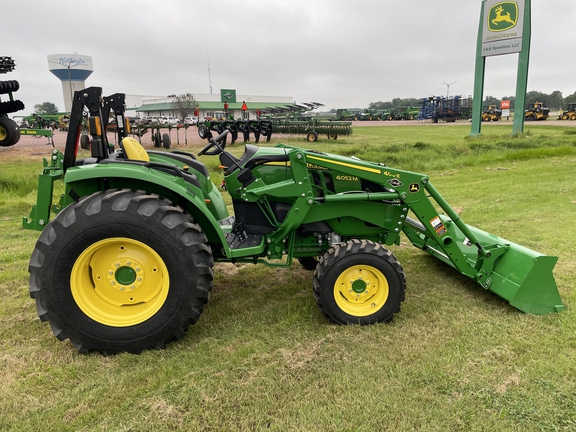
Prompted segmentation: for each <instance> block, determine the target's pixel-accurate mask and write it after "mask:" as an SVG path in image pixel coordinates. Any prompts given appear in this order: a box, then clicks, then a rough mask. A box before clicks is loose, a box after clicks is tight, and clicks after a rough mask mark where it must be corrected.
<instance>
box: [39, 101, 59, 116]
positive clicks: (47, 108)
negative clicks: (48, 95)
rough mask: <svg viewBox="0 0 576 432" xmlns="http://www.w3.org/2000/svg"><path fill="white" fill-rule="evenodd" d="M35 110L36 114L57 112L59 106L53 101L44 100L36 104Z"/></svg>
mask: <svg viewBox="0 0 576 432" xmlns="http://www.w3.org/2000/svg"><path fill="white" fill-rule="evenodd" d="M34 112H35V113H36V114H56V113H57V112H58V107H57V106H56V105H54V104H53V103H52V102H42V103H41V104H36V105H34Z"/></svg>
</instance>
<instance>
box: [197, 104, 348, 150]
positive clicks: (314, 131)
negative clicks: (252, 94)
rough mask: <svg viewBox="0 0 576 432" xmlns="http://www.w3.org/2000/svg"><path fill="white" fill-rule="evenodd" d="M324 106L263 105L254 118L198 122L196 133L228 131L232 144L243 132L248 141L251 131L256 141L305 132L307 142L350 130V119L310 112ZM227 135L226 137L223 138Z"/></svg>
mask: <svg viewBox="0 0 576 432" xmlns="http://www.w3.org/2000/svg"><path fill="white" fill-rule="evenodd" d="M321 106H323V105H322V104H321V103H318V102H307V103H306V102H305V103H301V104H292V105H287V106H281V107H280V106H278V107H266V108H264V109H263V110H262V111H259V114H258V116H257V117H256V118H255V119H236V120H234V119H211V120H206V121H204V122H202V123H201V124H199V125H198V135H199V136H200V138H202V139H207V140H209V139H211V138H212V137H213V136H214V135H213V133H212V132H215V133H216V134H218V135H219V134H222V133H223V132H224V131H225V130H228V131H230V134H229V135H230V137H231V139H232V144H234V143H235V142H236V141H237V140H238V137H240V136H242V138H243V141H244V142H248V141H250V134H252V135H253V136H254V142H256V143H258V142H259V141H260V139H261V137H265V138H266V141H270V138H271V137H272V135H273V134H286V135H305V136H306V140H307V141H309V142H316V141H318V137H319V136H320V135H326V136H327V137H328V139H337V138H338V136H344V135H350V134H351V133H352V122H351V121H335V120H333V119H331V118H330V117H323V116H315V115H312V114H311V113H310V112H311V111H312V110H314V109H316V108H318V107H321ZM225 139H227V138H225Z"/></svg>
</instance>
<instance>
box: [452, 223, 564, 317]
mask: <svg viewBox="0 0 576 432" xmlns="http://www.w3.org/2000/svg"><path fill="white" fill-rule="evenodd" d="M467 227H468V229H469V230H470V231H471V232H472V233H473V234H474V235H475V236H476V238H477V239H478V241H479V243H480V244H481V245H482V246H483V247H486V248H488V249H489V248H490V247H493V246H494V245H498V246H503V247H504V248H505V249H506V252H504V253H503V254H502V255H501V256H500V257H499V258H497V259H496V261H495V264H494V267H493V270H492V272H491V274H490V275H489V278H490V284H489V285H488V287H487V288H488V289H489V290H490V291H492V292H494V293H495V294H497V295H498V296H500V297H502V298H504V299H505V300H507V301H508V302H509V303H510V304H511V305H512V306H514V307H515V308H517V309H520V310H521V311H523V312H526V313H531V314H536V315H542V314H546V313H551V312H560V311H563V310H564V309H565V307H564V304H563V303H562V299H561V298H560V294H559V293H558V287H557V286H556V281H555V280H554V276H553V274H552V270H553V268H554V266H555V265H556V262H557V261H558V258H557V257H554V256H546V255H542V254H540V253H538V252H536V251H533V250H531V249H528V248H526V247H524V246H521V245H519V244H516V243H512V242H510V241H508V240H505V239H503V238H500V237H498V236H496V235H494V234H490V233H487V232H485V231H482V230H480V229H478V228H475V227H472V226H469V225H467ZM458 231H459V230H458Z"/></svg>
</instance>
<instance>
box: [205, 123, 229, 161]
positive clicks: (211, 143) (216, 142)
mask: <svg viewBox="0 0 576 432" xmlns="http://www.w3.org/2000/svg"><path fill="white" fill-rule="evenodd" d="M229 132H230V131H229V130H228V129H226V130H225V131H224V132H222V133H221V134H220V135H218V136H217V137H216V138H210V139H209V140H208V145H207V146H206V147H204V148H203V149H202V150H200V151H199V152H198V156H202V155H203V154H207V155H209V156H214V155H217V154H220V153H222V152H223V151H224V149H225V148H226V135H228V133H229ZM220 143H222V145H221V144H220ZM212 147H216V148H215V149H214V150H212V151H208V150H210V149H211V148H212Z"/></svg>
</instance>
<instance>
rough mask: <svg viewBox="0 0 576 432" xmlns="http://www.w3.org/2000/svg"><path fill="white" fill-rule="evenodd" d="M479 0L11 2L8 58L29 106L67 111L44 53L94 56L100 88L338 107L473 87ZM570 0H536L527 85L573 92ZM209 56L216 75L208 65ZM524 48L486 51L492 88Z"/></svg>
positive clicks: (509, 77) (503, 85)
mask: <svg viewBox="0 0 576 432" xmlns="http://www.w3.org/2000/svg"><path fill="white" fill-rule="evenodd" d="M480 7H481V1H474V2H471V1H466V2H464V1H461V0H437V1H434V2H429V1H422V0H403V1H391V0H380V1H376V0H357V1H356V2H353V3H350V2H349V1H344V0H314V1H310V0H308V1H304V0H277V1H273V2H272V1H268V0H247V1H244V2H238V1H234V0H222V1H219V2H217V3H216V2H196V1H194V2H192V1H181V0H168V1H163V2H155V1H148V0H145V1H139V2H131V1H128V0H116V1H111V0H103V1H99V2H88V3H86V2H78V1H72V0H61V1H58V2H46V1H44V0H30V1H28V2H26V3H22V2H20V3H15V4H13V5H12V6H11V8H10V11H9V15H10V16H9V17H6V18H5V19H4V20H3V26H2V28H1V29H0V31H1V32H2V39H3V40H5V41H9V43H5V44H4V48H3V52H1V53H0V55H3V56H11V57H13V58H14V59H15V61H16V63H17V68H16V70H15V71H14V72H12V73H11V74H10V75H6V76H5V77H1V78H3V79H17V80H19V81H20V87H21V89H20V90H19V92H18V95H17V96H18V98H19V99H21V100H23V101H24V103H25V104H26V105H27V109H26V112H28V111H30V112H31V110H32V109H33V106H34V105H35V104H38V103H42V102H46V101H50V102H53V103H55V104H56V105H57V106H59V107H60V108H63V106H64V104H63V96H62V89H61V84H60V82H59V81H58V80H57V79H56V77H54V76H53V75H52V74H50V72H49V71H48V63H47V59H46V58H47V56H48V55H49V54H57V53H75V52H76V53H79V54H84V55H89V56H91V57H92V58H93V61H94V73H93V74H92V76H91V77H90V78H89V79H88V80H87V85H90V86H99V87H102V88H103V90H104V93H105V94H112V93H116V92H123V93H127V94H150V95H167V94H172V93H178V94H179V93H186V92H191V93H209V92H210V85H212V89H213V92H214V93H217V92H218V91H219V89H220V88H234V89H236V90H237V91H238V93H240V94H254V95H275V96H292V97H293V98H294V99H295V100H296V101H297V102H305V101H317V102H322V103H324V104H326V105H327V107H329V108H338V107H367V106H368V104H369V103H370V102H375V101H387V100H392V99H393V98H397V97H400V98H405V97H406V98H407V97H426V96H430V95H443V94H445V92H446V90H447V89H446V86H445V85H443V84H442V83H443V82H449V83H450V82H455V84H453V85H452V86H451V87H450V93H451V94H461V95H469V94H472V93H473V87H474V64H475V50H476V37H477V32H478V24H479V18H480ZM575 20H576V4H575V2H574V1H573V0H554V1H546V2H532V50H531V60H530V75H529V90H538V91H543V92H546V93H551V92H552V91H554V90H560V91H561V92H563V94H564V96H567V95H569V94H572V93H574V92H575V91H576V88H575V87H576V85H575V84H574V79H573V71H574V70H575V69H576V64H575V63H576V60H575V58H574V56H573V54H572V53H573V47H572V40H571V38H570V37H567V34H568V33H569V31H570V29H571V27H572V25H573V23H574V22H575ZM208 64H209V65H210V76H209V72H208V69H209V67H208ZM516 69H517V55H507V56H501V57H500V58H489V59H487V62H486V84H485V90H484V94H485V95H494V96H496V97H501V96H506V95H512V94H514V93H515V88H516Z"/></svg>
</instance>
